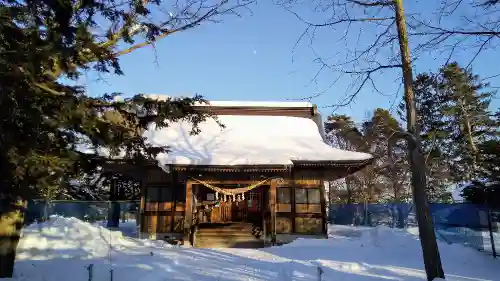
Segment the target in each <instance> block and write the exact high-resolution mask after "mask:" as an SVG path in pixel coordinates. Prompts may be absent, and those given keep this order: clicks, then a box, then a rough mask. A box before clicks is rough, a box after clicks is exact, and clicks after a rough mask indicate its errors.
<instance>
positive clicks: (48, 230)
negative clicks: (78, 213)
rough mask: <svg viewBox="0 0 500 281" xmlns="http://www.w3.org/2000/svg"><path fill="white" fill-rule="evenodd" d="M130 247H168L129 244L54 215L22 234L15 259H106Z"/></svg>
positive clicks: (97, 227)
mask: <svg viewBox="0 0 500 281" xmlns="http://www.w3.org/2000/svg"><path fill="white" fill-rule="evenodd" d="M134 246H135V247H141V246H160V247H168V246H170V245H168V244H166V243H163V242H161V241H150V240H132V239H130V238H127V237H124V236H123V234H122V232H121V231H111V230H109V229H106V228H105V227H103V226H101V225H99V224H90V223H88V222H83V221H81V220H79V219H77V218H65V217H61V216H57V215H55V216H51V217H50V219H49V220H48V221H47V222H43V223H39V224H37V223H34V224H31V225H30V226H28V227H26V228H25V229H24V230H23V237H22V239H21V241H20V243H19V246H18V255H17V258H18V259H28V258H29V259H33V260H44V259H51V258H54V257H63V258H95V257H106V256H109V254H110V253H111V252H113V251H117V250H118V251H119V250H122V249H124V248H126V247H134ZM61 253H62V255H61Z"/></svg>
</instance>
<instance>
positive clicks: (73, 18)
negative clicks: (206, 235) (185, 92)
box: [0, 0, 251, 278]
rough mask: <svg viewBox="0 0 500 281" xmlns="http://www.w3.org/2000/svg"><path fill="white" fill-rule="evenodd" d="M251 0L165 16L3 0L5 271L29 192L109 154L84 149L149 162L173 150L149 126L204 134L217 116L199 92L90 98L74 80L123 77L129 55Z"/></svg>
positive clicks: (82, 4) (90, 169)
mask: <svg viewBox="0 0 500 281" xmlns="http://www.w3.org/2000/svg"><path fill="white" fill-rule="evenodd" d="M250 2H251V1H228V0H221V1H211V2H210V3H209V2H207V1H203V0H202V1H176V3H175V4H171V5H168V7H167V9H166V10H167V12H166V13H165V14H164V15H163V16H162V15H161V13H160V11H164V9H162V8H159V5H160V2H159V1H151V2H150V1H135V0H134V1H126V2H120V3H117V2H116V1H106V0H104V1H93V0H91V1H69V0H62V1H2V2H1V3H0V19H1V20H0V79H1V81H0V91H1V96H0V131H1V132H2V134H1V135H0V167H1V169H0V180H1V186H2V188H1V189H0V200H1V202H0V278H3V277H12V274H13V268H14V260H15V251H16V247H17V244H18V241H19V236H20V230H21V227H22V224H23V208H24V207H25V202H26V199H29V198H32V197H35V196H44V195H45V196H51V195H50V194H49V193H52V192H53V191H54V189H56V188H58V187H59V186H60V184H61V179H68V178H72V177H78V176H79V175H82V174H84V173H86V174H93V173H95V172H96V169H97V168H98V167H100V166H102V164H103V163H104V162H105V161H106V160H107V159H106V158H105V157H98V156H99V155H97V154H94V155H89V154H86V153H82V147H85V145H86V146H87V148H88V151H87V152H97V151H106V152H107V156H110V157H113V156H117V155H119V156H121V157H122V158H123V161H125V162H129V163H132V164H141V163H145V162H147V161H149V160H152V159H154V156H155V155H156V154H157V153H159V152H166V151H167V150H166V147H152V146H151V145H149V144H148V143H147V142H145V139H144V138H143V136H142V130H144V129H145V128H147V126H148V125H149V124H150V123H152V122H154V123H156V125H157V126H160V127H161V126H165V125H167V122H169V121H178V120H181V119H185V120H187V121H191V122H192V123H193V132H194V133H197V132H199V130H198V128H197V124H198V123H199V122H202V121H203V120H206V118H209V115H207V114H200V113H197V112H195V111H194V110H193V108H192V105H193V104H195V103H199V102H203V101H204V100H203V99H202V98H201V97H200V96H195V97H194V98H182V99H170V100H166V101H156V100H150V99H147V98H145V97H143V96H135V97H133V98H131V99H126V100H123V101H117V100H116V99H115V96H116V95H117V94H105V95H102V96H100V97H88V96H86V95H85V93H84V91H85V89H84V87H82V86H78V85H74V84H75V83H74V81H71V82H67V81H68V79H69V80H72V79H75V78H78V76H79V75H80V74H82V72H83V71H85V70H88V69H93V70H95V71H97V72H99V73H107V72H110V73H111V72H112V73H116V74H123V72H122V70H121V69H120V65H119V59H118V58H119V56H120V55H124V54H128V53H131V52H133V51H134V50H136V49H138V48H141V47H144V46H149V45H151V44H153V43H154V42H155V40H158V39H160V38H163V37H166V36H169V35H171V34H173V33H176V32H180V31H184V30H188V29H190V28H194V27H196V26H198V25H200V24H202V23H204V22H210V21H217V20H220V19H221V18H220V16H222V15H225V14H237V13H238V11H239V9H240V8H242V7H245V5H246V4H248V3H250ZM153 10H154V11H156V12H157V13H155V14H154V16H153V15H152V11H153ZM153 20H156V21H153ZM136 41H139V42H136ZM109 111H114V112H117V113H118V114H119V115H120V116H121V118H119V121H116V120H115V119H112V118H110V117H109V116H107V114H106V113H107V112H109ZM82 143H83V144H82ZM82 145H83V146H82ZM167 145H168V144H167Z"/></svg>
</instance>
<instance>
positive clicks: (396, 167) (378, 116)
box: [363, 108, 409, 202]
mask: <svg viewBox="0 0 500 281" xmlns="http://www.w3.org/2000/svg"><path fill="white" fill-rule="evenodd" d="M363 127H364V131H365V134H364V135H365V139H367V142H368V143H369V145H370V147H372V149H371V150H370V153H372V154H373V155H375V157H376V158H377V159H378V160H377V161H375V165H376V166H378V167H377V174H378V175H379V180H378V181H381V182H384V183H385V184H386V185H387V187H386V188H385V189H386V190H387V193H388V196H389V198H388V200H390V201H391V202H401V201H402V200H406V199H407V197H408V194H407V193H406V186H407V183H408V180H409V167H408V161H407V155H406V150H407V148H406V142H404V141H403V140H401V139H399V138H395V137H394V134H395V133H397V132H401V131H403V129H402V128H401V125H400V123H399V121H398V120H396V118H395V117H394V116H392V114H391V113H390V112H389V111H388V110H386V109H381V108H378V109H376V110H375V111H374V113H373V116H372V118H371V119H369V120H367V121H365V122H364V124H363ZM389 186H390V187H389Z"/></svg>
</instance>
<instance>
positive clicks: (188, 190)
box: [184, 181, 193, 245]
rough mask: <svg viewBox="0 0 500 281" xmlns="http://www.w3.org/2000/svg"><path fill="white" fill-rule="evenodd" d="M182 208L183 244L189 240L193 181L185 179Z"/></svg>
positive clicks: (191, 220)
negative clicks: (184, 201)
mask: <svg viewBox="0 0 500 281" xmlns="http://www.w3.org/2000/svg"><path fill="white" fill-rule="evenodd" d="M185 206H186V207H185V210H184V245H186V244H187V243H190V242H191V226H192V223H193V183H192V181H186V205H185Z"/></svg>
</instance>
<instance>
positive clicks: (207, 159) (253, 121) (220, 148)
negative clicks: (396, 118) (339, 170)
mask: <svg viewBox="0 0 500 281" xmlns="http://www.w3.org/2000/svg"><path fill="white" fill-rule="evenodd" d="M218 118H219V121H220V122H221V123H222V124H224V126H225V128H221V127H220V126H219V125H218V124H217V123H216V122H215V121H214V120H213V119H209V120H207V121H206V122H204V123H202V124H200V130H201V133H200V134H198V135H190V134H189V132H190V130H191V128H192V126H191V124H189V123H185V122H178V123H174V124H171V126H170V127H167V128H162V129H156V128H155V126H154V125H153V126H151V127H150V128H149V129H148V130H147V131H146V132H145V136H146V137H147V139H148V141H149V142H150V143H151V144H153V145H168V146H169V148H170V152H169V153H161V154H159V155H158V157H157V159H158V161H159V163H160V164H161V165H169V164H178V165H290V164H293V161H294V160H299V161H349V160H353V161H365V160H369V159H371V157H372V156H371V155H370V154H366V153H358V152H351V151H345V150H340V149H336V148H333V147H331V146H329V145H328V144H326V143H325V142H324V141H323V138H322V137H321V134H320V131H319V128H318V125H317V124H316V123H315V122H314V121H313V120H312V119H308V118H300V117H287V116H244V115H222V116H219V117H218Z"/></svg>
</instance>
